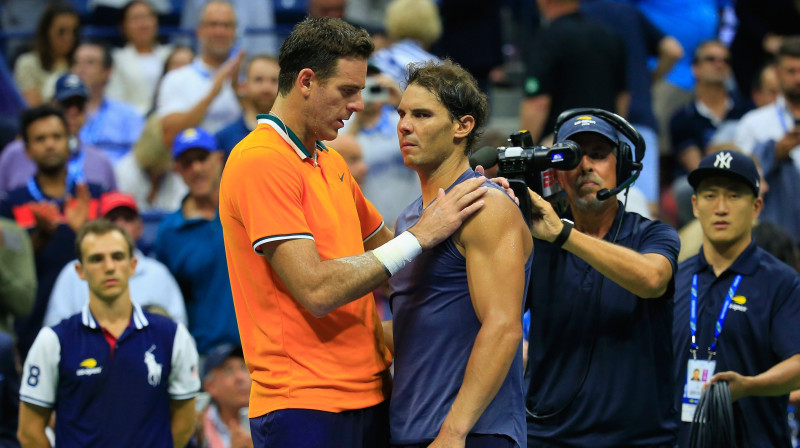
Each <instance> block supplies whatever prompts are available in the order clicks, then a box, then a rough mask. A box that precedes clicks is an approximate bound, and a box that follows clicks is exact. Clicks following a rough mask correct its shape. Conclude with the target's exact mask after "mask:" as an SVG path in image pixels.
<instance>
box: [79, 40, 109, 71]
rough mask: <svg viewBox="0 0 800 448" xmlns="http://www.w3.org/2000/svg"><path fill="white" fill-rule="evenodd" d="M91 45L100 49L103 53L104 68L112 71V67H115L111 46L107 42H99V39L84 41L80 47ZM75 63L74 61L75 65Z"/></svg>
mask: <svg viewBox="0 0 800 448" xmlns="http://www.w3.org/2000/svg"><path fill="white" fill-rule="evenodd" d="M81 45H91V46H93V47H100V49H101V50H102V51H103V68H104V69H106V70H111V67H113V66H114V55H112V54H111V45H108V44H107V43H106V42H104V41H102V40H99V39H84V40H82V41H81V43H80V44H79V45H78V46H79V47H80V46H81ZM74 62H75V61H73V63H74Z"/></svg>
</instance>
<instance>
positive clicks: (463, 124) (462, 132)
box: [454, 115, 475, 138]
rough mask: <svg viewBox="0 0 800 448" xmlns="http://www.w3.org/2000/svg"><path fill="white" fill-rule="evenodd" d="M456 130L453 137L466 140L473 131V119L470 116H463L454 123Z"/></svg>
mask: <svg viewBox="0 0 800 448" xmlns="http://www.w3.org/2000/svg"><path fill="white" fill-rule="evenodd" d="M455 124H456V129H455V134H454V137H456V138H466V137H467V136H468V135H469V133H470V132H472V130H473V129H475V118H474V117H473V116H472V115H464V116H463V117H461V118H459V119H457V120H456V121H455Z"/></svg>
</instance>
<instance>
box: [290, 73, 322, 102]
mask: <svg viewBox="0 0 800 448" xmlns="http://www.w3.org/2000/svg"><path fill="white" fill-rule="evenodd" d="M316 81H317V76H316V74H315V73H314V70H311V69H310V68H304V69H302V70H300V73H298V74H297V79H296V80H295V87H297V89H298V90H299V91H300V93H302V94H303V96H304V97H308V95H309V94H310V93H311V85H312V84H313V83H314V82H316Z"/></svg>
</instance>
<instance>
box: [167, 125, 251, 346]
mask: <svg viewBox="0 0 800 448" xmlns="http://www.w3.org/2000/svg"><path fill="white" fill-rule="evenodd" d="M173 156H174V158H175V171H177V172H178V174H180V175H181V177H183V180H184V181H185V182H186V185H188V186H189V194H188V195H186V198H184V200H183V203H182V204H181V208H180V209H178V210H177V211H176V212H175V213H172V214H170V215H168V216H167V217H166V218H164V221H163V222H162V223H161V225H160V226H159V227H158V235H157V236H156V244H155V254H156V259H158V260H159V261H160V262H162V263H164V264H165V265H166V266H167V268H169V270H170V272H172V275H174V276H175V279H176V280H177V281H178V285H180V287H181V290H182V291H183V297H184V298H185V299H186V311H187V313H188V315H189V331H190V332H191V333H192V336H193V337H194V339H195V341H197V348H198V351H199V352H200V353H201V354H205V353H206V352H207V351H208V350H210V349H211V348H212V347H214V346H217V345H219V344H223V343H229V344H239V343H240V342H239V329H238V327H237V325H236V316H235V314H234V310H233V294H232V293H231V284H230V279H229V277H228V265H227V262H226V260H225V243H224V241H223V239H222V224H221V223H220V220H219V182H220V178H221V176H222V160H223V157H224V154H223V152H222V150H220V149H218V147H217V144H216V141H215V140H214V137H213V136H212V135H211V134H209V133H208V132H206V131H205V130H203V129H201V128H188V129H185V130H184V131H182V132H180V133H179V134H178V135H177V136H176V137H175V142H174V144H173Z"/></svg>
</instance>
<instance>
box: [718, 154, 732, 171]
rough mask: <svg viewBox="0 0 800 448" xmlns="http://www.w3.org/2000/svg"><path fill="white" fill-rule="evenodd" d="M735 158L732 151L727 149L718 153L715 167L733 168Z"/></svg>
mask: <svg viewBox="0 0 800 448" xmlns="http://www.w3.org/2000/svg"><path fill="white" fill-rule="evenodd" d="M732 160H733V156H731V153H729V152H727V151H723V152H720V153H718V154H717V158H716V160H714V168H720V169H726V170H729V169H731V161H732Z"/></svg>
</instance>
